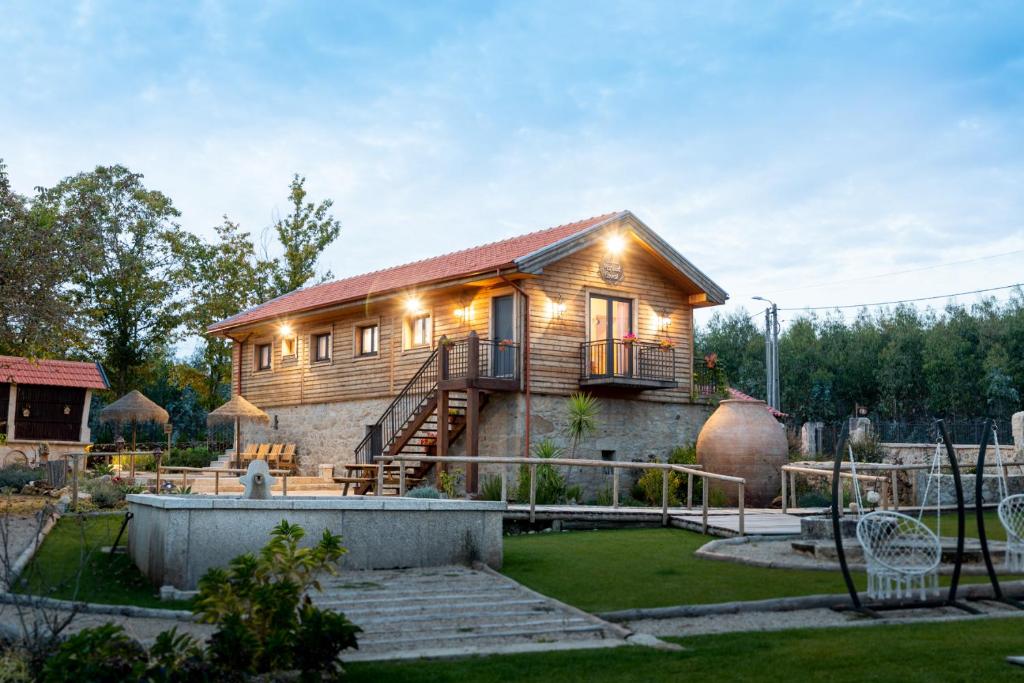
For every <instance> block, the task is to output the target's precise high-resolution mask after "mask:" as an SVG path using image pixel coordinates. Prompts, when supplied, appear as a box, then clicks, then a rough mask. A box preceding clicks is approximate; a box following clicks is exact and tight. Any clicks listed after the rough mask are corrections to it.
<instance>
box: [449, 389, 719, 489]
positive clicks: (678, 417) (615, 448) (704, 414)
mask: <svg viewBox="0 0 1024 683" xmlns="http://www.w3.org/2000/svg"><path fill="white" fill-rule="evenodd" d="M525 402H526V398H525V396H524V395H522V394H495V395H492V396H491V400H490V401H489V403H488V405H487V407H486V409H484V411H483V414H482V416H481V426H480V454H481V455H495V456H497V455H509V456H521V455H523V454H524V451H523V448H524V443H523V435H524V434H525V431H526V425H525V420H524V415H525V407H524V406H525ZM566 403H567V399H566V397H564V396H547V395H534V396H533V397H532V411H531V412H532V416H531V420H530V443H531V445H534V446H535V445H536V444H537V443H539V442H540V441H541V440H543V439H551V440H552V441H554V443H555V444H556V445H558V446H559V447H561V448H563V449H564V457H569V456H570V452H571V448H572V446H571V443H570V441H569V439H568V437H567V436H566ZM598 403H599V406H600V414H599V415H598V418H597V429H596V430H595V433H594V434H593V436H591V437H589V438H587V439H585V440H583V441H582V442H580V444H579V447H578V448H577V449H576V453H575V457H576V458H579V459H587V460H601V459H607V460H615V461H633V462H646V461H650V460H658V461H661V462H664V461H665V460H667V458H668V455H669V453H671V451H672V449H673V448H675V447H676V446H684V445H688V444H692V443H694V442H695V441H696V440H697V434H698V433H699V432H700V429H701V427H702V426H703V425H704V422H705V421H707V419H708V416H709V415H710V414H711V411H712V407H711V406H708V405H703V404H679V403H655V402H653V401H640V400H636V399H627V398H610V397H600V398H598ZM464 453H465V439H464V438H460V439H459V440H458V441H456V442H455V444H453V446H452V449H451V454H452V455H462V454H464ZM497 471H498V468H497V467H491V468H481V476H484V475H487V474H495V473H496V472H497ZM563 474H564V475H566V478H567V479H568V482H569V483H570V484H578V485H580V486H581V487H582V488H583V495H584V499H585V500H586V499H590V498H593V497H595V496H597V495H598V494H600V493H602V492H604V491H605V490H606V489H608V490H610V489H611V485H612V477H611V471H610V470H604V469H596V468H586V469H584V468H568V469H563ZM639 475H640V473H639V471H637V472H628V471H623V473H622V475H620V476H622V481H621V484H620V485H621V486H622V495H623V496H624V495H625V493H626V492H628V490H629V488H628V487H629V486H631V484H632V482H633V481H634V480H635V479H636V477H638V476H639ZM514 482H515V476H514V475H513V474H512V470H511V469H510V477H509V487H510V488H511V487H512V486H514V485H515V484H514Z"/></svg>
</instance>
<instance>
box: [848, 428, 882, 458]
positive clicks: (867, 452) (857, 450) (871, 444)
mask: <svg viewBox="0 0 1024 683" xmlns="http://www.w3.org/2000/svg"><path fill="white" fill-rule="evenodd" d="M850 447H851V448H853V456H854V458H856V460H857V462H875V463H877V462H882V459H883V458H884V457H885V449H884V448H882V441H881V439H879V438H878V437H877V436H875V435H874V434H868V435H867V436H865V437H864V438H863V439H860V440H858V441H856V442H854V441H851V442H850Z"/></svg>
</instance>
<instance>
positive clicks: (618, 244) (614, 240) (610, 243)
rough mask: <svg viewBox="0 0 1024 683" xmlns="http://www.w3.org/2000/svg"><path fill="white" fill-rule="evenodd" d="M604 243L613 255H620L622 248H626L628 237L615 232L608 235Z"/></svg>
mask: <svg viewBox="0 0 1024 683" xmlns="http://www.w3.org/2000/svg"><path fill="white" fill-rule="evenodd" d="M604 244H605V248H606V249H607V250H608V253H609V254H611V255H612V256H618V255H619V254H621V253H622V250H623V249H625V248H626V238H624V237H623V236H622V235H620V234H619V233H617V232H615V233H612V234H611V235H608V239H606V240H605V243H604Z"/></svg>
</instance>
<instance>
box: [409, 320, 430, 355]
mask: <svg viewBox="0 0 1024 683" xmlns="http://www.w3.org/2000/svg"><path fill="white" fill-rule="evenodd" d="M430 336H431V319H430V314H429V313H425V314H422V315H417V316H414V317H412V318H410V319H409V347H410V348H413V347H417V346H430V342H431V338H430Z"/></svg>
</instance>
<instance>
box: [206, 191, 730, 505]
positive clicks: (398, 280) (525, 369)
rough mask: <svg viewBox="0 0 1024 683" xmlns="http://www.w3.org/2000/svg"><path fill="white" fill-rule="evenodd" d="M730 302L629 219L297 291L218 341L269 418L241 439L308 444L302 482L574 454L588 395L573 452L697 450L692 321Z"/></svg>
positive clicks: (229, 322) (241, 320)
mask: <svg viewBox="0 0 1024 683" xmlns="http://www.w3.org/2000/svg"><path fill="white" fill-rule="evenodd" d="M726 298H727V295H726V293H725V292H724V291H723V290H722V288H721V287H719V286H718V285H717V284H715V283H714V282H712V281H711V280H710V279H709V278H708V277H707V276H706V275H705V274H704V273H702V272H701V271H700V270H698V269H697V268H696V267H695V266H694V265H693V264H692V263H690V262H689V261H688V260H687V259H686V258H684V257H683V256H682V255H681V254H680V253H679V252H678V251H676V250H675V249H674V248H672V246H670V245H669V244H668V243H667V242H666V241H665V240H664V239H662V238H661V237H659V236H658V235H657V234H656V233H655V232H654V231H653V230H651V229H650V228H649V227H647V226H646V225H645V224H644V223H643V222H642V221H640V220H639V219H638V218H637V217H636V216H634V215H633V214H632V213H630V212H628V211H622V212H618V213H611V214H606V215H603V216H597V217H594V218H589V219H587V220H583V221H579V222H576V223H570V224H567V225H561V226H558V227H554V228H549V229H547V230H541V231H539V232H533V233H530V234H527V235H522V236H520V237H515V238H512V239H506V240H502V241H499V242H494V243H491V244H485V245H483V246H479V247H474V248H471V249H465V250H463V251H458V252H454V253H451V254H446V255H444V256H438V257H436V258H430V259H425V260H422V261H417V262H415V263H410V264H407V265H403V266H397V267H394V268H388V269H385V270H380V271H377V272H373V273H367V274H365V275H357V276H355V277H349V278H345V279H342V280H337V281H334V282H328V283H325V284H321V285H317V286H313V287H309V288H305V289H300V290H297V291H294V292H291V293H288V294H285V295H283V296H281V297H278V298H276V299H273V300H271V301H268V302H266V303H264V304H262V305H260V306H256V307H255V308H252V309H249V310H247V311H244V312H242V313H240V314H238V315H236V316H233V317H231V318H228V319H226V320H223V321H220V322H218V323H216V324H214V325H212V326H211V327H210V328H209V332H210V333H211V334H214V335H217V336H221V337H226V338H228V339H231V340H233V341H234V363H233V391H235V392H240V393H241V394H242V395H244V396H245V398H247V399H249V400H250V401H252V402H253V403H255V404H256V405H258V406H259V407H260V408H262V409H263V410H265V411H267V412H268V413H269V414H270V415H271V418H272V419H271V422H270V424H269V425H268V426H255V427H254V426H246V427H244V434H243V437H242V439H243V441H245V442H253V441H263V442H270V441H273V442H289V443H296V444H298V450H299V462H300V467H301V468H302V469H303V470H304V471H306V472H307V473H314V472H315V470H316V468H317V465H319V464H326V463H333V464H335V465H340V464H343V463H352V462H370V461H371V458H372V457H373V456H374V455H375V454H380V453H399V452H401V453H421V454H422V453H426V454H435V453H436V454H442V455H443V454H445V453H450V454H460V453H469V454H478V455H522V454H526V453H528V452H529V451H530V447H531V444H536V443H537V442H538V441H539V440H541V439H544V438H552V439H554V440H555V441H556V442H558V443H561V444H563V445H564V444H565V434H564V427H565V403H566V397H568V396H569V395H570V394H571V393H572V392H577V391H587V392H590V393H592V394H594V395H595V396H597V397H599V399H600V407H601V414H600V418H599V421H598V422H599V428H598V430H597V432H596V433H595V434H594V436H593V437H592V438H591V439H589V440H588V441H587V442H586V443H584V444H582V446H581V448H580V450H579V452H578V454H579V455H580V456H581V457H583V456H586V457H594V458H597V457H603V458H606V459H624V460H637V459H646V458H648V457H659V458H664V457H665V456H666V455H667V454H668V453H669V452H670V451H671V449H672V448H673V447H674V446H677V445H680V444H682V443H687V442H692V441H694V440H695V439H696V435H697V432H698V430H699V428H700V426H701V425H702V424H703V422H704V420H705V418H706V416H707V413H708V407H707V402H706V401H703V400H701V399H700V397H699V396H696V395H695V394H696V393H697V392H695V391H694V384H693V373H692V367H693V315H692V314H693V309H695V308H698V307H703V306H713V305H717V304H721V303H724V302H725V300H726ZM473 479H474V476H473V475H472V473H471V474H470V481H467V485H468V487H469V488H470V489H472V488H474V486H475V481H473Z"/></svg>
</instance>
